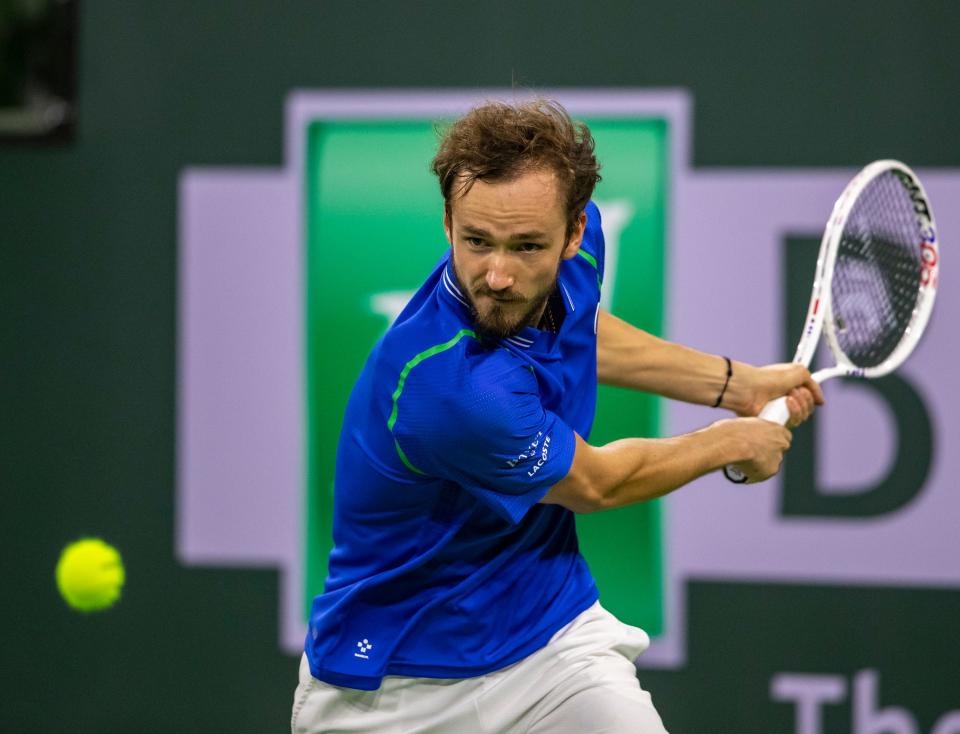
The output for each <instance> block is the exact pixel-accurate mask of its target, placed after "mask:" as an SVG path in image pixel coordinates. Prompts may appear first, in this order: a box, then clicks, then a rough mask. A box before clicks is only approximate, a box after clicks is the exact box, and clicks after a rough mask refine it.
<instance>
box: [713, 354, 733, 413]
mask: <svg viewBox="0 0 960 734" xmlns="http://www.w3.org/2000/svg"><path fill="white" fill-rule="evenodd" d="M724 359H725V360H727V379H726V381H724V383H723V390H721V391H720V394H719V395H718V396H717V402H715V403H714V404H713V407H714V408H719V407H720V403H722V402H723V396H724V395H725V394H726V393H727V386H728V385H729V384H730V378H731V377H733V362H731V361H730V357H724Z"/></svg>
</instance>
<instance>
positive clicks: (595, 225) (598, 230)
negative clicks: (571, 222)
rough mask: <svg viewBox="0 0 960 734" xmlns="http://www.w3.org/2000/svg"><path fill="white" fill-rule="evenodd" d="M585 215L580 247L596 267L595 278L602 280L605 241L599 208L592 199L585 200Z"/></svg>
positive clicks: (604, 262) (604, 261)
mask: <svg viewBox="0 0 960 734" xmlns="http://www.w3.org/2000/svg"><path fill="white" fill-rule="evenodd" d="M584 211H585V212H586V215H587V227H586V229H585V230H584V232H583V242H582V243H581V244H580V249H581V250H582V251H583V252H584V254H585V256H586V257H585V259H586V260H587V261H588V262H590V264H591V265H593V267H594V268H596V271H597V280H598V281H600V282H602V281H603V268H604V265H605V264H606V242H605V241H604V238H603V228H602V226H601V225H602V223H601V221H600V210H599V209H598V208H597V205H596V204H595V203H593V202H592V201H590V202H587V206H586V208H585V209H584Z"/></svg>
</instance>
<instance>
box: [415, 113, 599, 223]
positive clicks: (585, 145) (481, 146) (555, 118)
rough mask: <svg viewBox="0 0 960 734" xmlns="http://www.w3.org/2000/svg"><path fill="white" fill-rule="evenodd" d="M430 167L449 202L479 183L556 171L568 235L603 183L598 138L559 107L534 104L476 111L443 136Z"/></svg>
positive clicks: (447, 130)
mask: <svg viewBox="0 0 960 734" xmlns="http://www.w3.org/2000/svg"><path fill="white" fill-rule="evenodd" d="M442 135H443V137H442V139H441V140H440V146H439V149H438V150H437V155H436V156H435V157H434V159H433V163H432V165H431V168H432V170H433V172H434V173H435V174H436V175H437V178H439V179H440V191H441V193H442V194H443V200H444V205H445V207H446V209H447V213H448V214H449V212H450V203H451V201H452V200H453V199H454V198H455V197H457V196H462V195H463V194H465V193H466V192H467V191H469V190H470V187H471V186H472V185H473V184H474V182H475V181H504V180H510V179H512V178H515V177H516V176H519V175H521V174H522V173H525V172H527V171H529V170H532V169H538V168H546V169H548V170H553V171H554V172H555V173H556V175H557V177H558V178H559V181H560V185H561V191H565V194H566V200H565V201H564V202H563V203H564V208H565V209H566V214H567V233H568V236H569V233H570V232H572V231H573V227H574V225H575V224H576V221H577V218H578V217H579V216H580V213H581V212H582V211H583V209H584V207H585V206H586V205H587V202H588V201H589V200H590V196H591V195H592V194H593V189H594V187H595V186H596V185H597V182H598V181H599V180H600V173H599V170H600V164H599V163H598V162H597V157H596V155H594V142H593V136H592V135H591V134H590V130H589V128H588V127H587V126H586V125H585V124H583V123H582V122H574V121H573V120H572V119H570V115H569V114H568V113H567V111H566V110H565V109H564V108H563V106H561V105H560V104H559V103H558V102H554V101H552V100H546V99H534V100H531V101H529V102H522V103H518V104H508V103H506V102H488V103H486V104H483V105H480V106H479V107H474V108H473V109H472V110H470V112H468V113H467V114H466V115H464V116H463V117H461V118H460V119H459V120H457V121H456V122H454V123H452V124H451V125H450V126H449V127H448V128H447V129H446V130H445V131H444V132H443V133H442Z"/></svg>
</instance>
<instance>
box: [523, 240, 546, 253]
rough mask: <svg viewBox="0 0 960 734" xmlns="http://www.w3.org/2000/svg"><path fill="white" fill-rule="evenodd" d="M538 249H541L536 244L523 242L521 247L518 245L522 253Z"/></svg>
mask: <svg viewBox="0 0 960 734" xmlns="http://www.w3.org/2000/svg"><path fill="white" fill-rule="evenodd" d="M540 249H542V248H541V246H540V245H538V244H537V243H536V242H524V243H523V244H522V245H520V250H522V251H523V252H536V251H537V250H540Z"/></svg>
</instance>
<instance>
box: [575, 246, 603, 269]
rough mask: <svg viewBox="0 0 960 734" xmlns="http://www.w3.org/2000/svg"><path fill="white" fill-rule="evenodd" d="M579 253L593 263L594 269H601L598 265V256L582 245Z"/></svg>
mask: <svg viewBox="0 0 960 734" xmlns="http://www.w3.org/2000/svg"><path fill="white" fill-rule="evenodd" d="M577 254H578V255H579V256H580V257H582V258H583V259H584V260H586V261H587V262H588V263H590V264H591V265H593V269H594V270H599V268H598V267H597V258H595V257H594V256H593V255H591V254H590V253H589V252H587V251H586V250H584V249H583V248H582V247H581V248H580V249H579V250H577Z"/></svg>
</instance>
